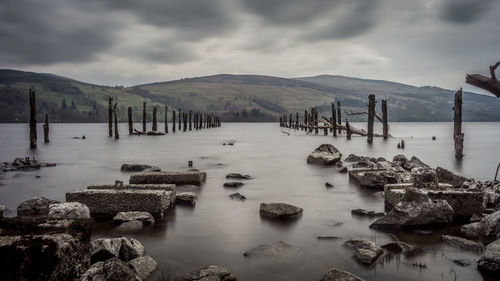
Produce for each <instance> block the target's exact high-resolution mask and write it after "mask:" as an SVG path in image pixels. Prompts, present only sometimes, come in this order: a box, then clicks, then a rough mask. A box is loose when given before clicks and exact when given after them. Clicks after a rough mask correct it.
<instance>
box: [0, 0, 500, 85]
mask: <svg viewBox="0 0 500 281" xmlns="http://www.w3.org/2000/svg"><path fill="white" fill-rule="evenodd" d="M0 38H1V43H0V68H11V69H19V70H26V71H35V72H47V73H54V74H58V75H62V76H67V77H71V78H74V79H77V80H80V81H84V82H89V83H95V84H101V85H111V86H114V85H125V86H130V85H135V84H140V83H148V82H155V81H167V80H175V79H180V78H187V77H196V76H206V75H213V74H219V73H233V74H260V75H272V76H280V77H304V76H314V75H320V74H333V75H344V76H353V77H360V78H369V79H383V80H390V81H397V82H401V83H406V84H411V85H417V86H423V85H431V86H440V87H444V88H449V89H457V88H459V87H463V88H464V89H466V90H474V91H475V92H480V91H479V90H478V89H477V88H474V87H472V86H467V85H466V84H465V82H464V80H465V74H466V73H482V74H485V75H489V70H488V66H489V65H492V64H494V63H495V62H496V61H499V60H500V1H498V0H140V1H139V0H85V1H82V0H2V1H1V2H0Z"/></svg>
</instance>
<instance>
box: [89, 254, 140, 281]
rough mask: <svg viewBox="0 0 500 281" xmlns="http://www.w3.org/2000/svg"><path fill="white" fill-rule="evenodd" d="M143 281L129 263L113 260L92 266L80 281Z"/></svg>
mask: <svg viewBox="0 0 500 281" xmlns="http://www.w3.org/2000/svg"><path fill="white" fill-rule="evenodd" d="M123 280H127V281H142V279H141V278H140V277H139V276H138V275H137V274H136V272H135V271H134V269H132V268H131V266H129V265H128V264H127V263H125V262H123V261H121V260H119V259H117V258H112V259H109V260H106V261H101V262H98V263H95V264H94V265H92V266H91V267H90V268H89V269H88V270H87V272H85V273H84V274H83V275H82V277H81V278H80V281H123Z"/></svg>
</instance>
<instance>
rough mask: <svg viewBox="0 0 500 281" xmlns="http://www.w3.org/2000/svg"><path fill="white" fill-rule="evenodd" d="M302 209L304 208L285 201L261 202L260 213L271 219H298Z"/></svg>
mask: <svg viewBox="0 0 500 281" xmlns="http://www.w3.org/2000/svg"><path fill="white" fill-rule="evenodd" d="M302 211H303V210H302V208H299V207H297V206H293V205H290V204H285V203H261V204H260V215H261V216H263V217H266V218H271V219H296V218H298V217H299V216H300V215H302Z"/></svg>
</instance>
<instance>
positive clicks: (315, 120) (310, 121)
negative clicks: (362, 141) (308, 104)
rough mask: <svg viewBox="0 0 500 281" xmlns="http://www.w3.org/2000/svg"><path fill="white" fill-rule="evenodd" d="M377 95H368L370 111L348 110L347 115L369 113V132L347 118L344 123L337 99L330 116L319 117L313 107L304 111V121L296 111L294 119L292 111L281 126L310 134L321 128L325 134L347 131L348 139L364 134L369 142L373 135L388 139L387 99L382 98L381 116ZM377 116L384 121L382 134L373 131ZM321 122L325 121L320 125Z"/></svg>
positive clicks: (282, 121) (282, 118) (281, 121)
mask: <svg viewBox="0 0 500 281" xmlns="http://www.w3.org/2000/svg"><path fill="white" fill-rule="evenodd" d="M376 103H377V102H376V100H375V95H369V96H368V104H367V107H368V111H363V112H348V111H346V114H347V115H359V114H368V132H366V131H364V130H361V129H357V128H354V127H352V126H351V125H350V124H349V121H348V120H347V118H346V120H345V125H342V110H341V109H342V108H341V104H340V101H337V108H335V103H334V102H332V115H331V117H330V118H326V117H323V116H322V117H321V119H320V118H319V114H318V110H317V108H311V110H310V111H307V110H305V111H304V117H303V119H302V121H301V120H300V117H299V113H298V112H297V113H295V121H294V120H293V114H292V113H290V114H289V115H288V116H287V115H283V116H281V117H280V126H281V127H285V128H291V129H296V130H303V131H307V133H308V134H311V133H312V132H313V131H314V133H315V134H318V132H319V130H323V134H324V135H325V136H326V135H328V130H330V132H331V133H332V135H333V136H334V137H336V136H337V134H339V135H340V134H342V131H345V132H346V136H347V139H351V135H352V134H357V135H362V136H366V137H367V141H368V142H369V143H371V142H373V137H374V136H375V137H383V138H384V139H387V138H388V137H389V124H388V121H387V120H388V119H387V101H386V100H382V106H381V107H382V108H381V109H382V116H379V115H378V114H377V112H376V111H375V105H376ZM375 117H376V118H377V119H378V120H379V121H380V122H382V135H379V134H374V133H373V123H374V121H375ZM320 122H321V123H323V124H322V125H320Z"/></svg>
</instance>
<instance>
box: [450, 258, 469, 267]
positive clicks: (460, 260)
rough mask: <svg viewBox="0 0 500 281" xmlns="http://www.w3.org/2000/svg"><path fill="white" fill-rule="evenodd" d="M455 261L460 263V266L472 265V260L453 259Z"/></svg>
mask: <svg viewBox="0 0 500 281" xmlns="http://www.w3.org/2000/svg"><path fill="white" fill-rule="evenodd" d="M453 262H454V263H456V264H458V265H460V266H469V265H470V261H468V260H464V259H457V260H453Z"/></svg>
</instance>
